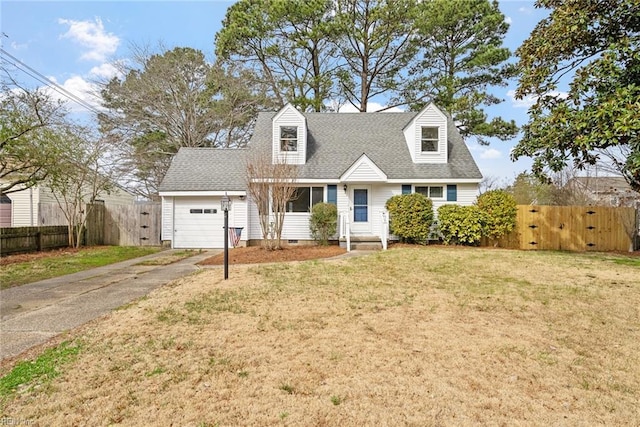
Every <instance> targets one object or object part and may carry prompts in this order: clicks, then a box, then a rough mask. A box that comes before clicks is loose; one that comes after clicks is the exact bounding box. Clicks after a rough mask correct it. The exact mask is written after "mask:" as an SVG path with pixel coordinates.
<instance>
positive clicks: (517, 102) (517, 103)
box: [507, 89, 536, 108]
mask: <svg viewBox="0 0 640 427" xmlns="http://www.w3.org/2000/svg"><path fill="white" fill-rule="evenodd" d="M507 96H508V97H509V98H511V105H513V107H514V108H529V107H531V106H532V105H533V104H535V103H536V97H535V96H532V95H527V96H525V97H524V98H523V99H516V91H515V90H513V89H511V90H509V91H508V92H507Z"/></svg>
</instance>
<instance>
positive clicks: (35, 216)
mask: <svg viewBox="0 0 640 427" xmlns="http://www.w3.org/2000/svg"><path fill="white" fill-rule="evenodd" d="M5 197H6V198H8V199H9V202H8V203H5V202H4V201H5V200H6V199H5ZM135 199H136V196H135V195H133V194H132V193H130V192H128V191H127V190H125V189H123V188H121V187H116V188H115V189H114V190H112V191H111V192H110V194H106V193H105V194H102V195H100V197H99V198H98V200H102V201H104V202H105V203H110V204H120V205H122V204H133V203H134V201H135ZM2 200H3V203H2V207H3V209H2V211H3V216H5V215H6V216H8V218H10V221H3V225H2V226H3V227H35V226H38V225H67V222H66V220H65V219H64V215H63V214H62V212H61V211H60V209H59V208H58V202H57V201H56V199H55V197H54V195H53V192H52V191H51V189H50V188H49V187H47V186H46V185H45V184H40V185H36V186H34V187H30V188H25V189H24V190H19V191H15V192H13V193H9V194H5V195H3V198H2ZM7 206H8V207H7Z"/></svg>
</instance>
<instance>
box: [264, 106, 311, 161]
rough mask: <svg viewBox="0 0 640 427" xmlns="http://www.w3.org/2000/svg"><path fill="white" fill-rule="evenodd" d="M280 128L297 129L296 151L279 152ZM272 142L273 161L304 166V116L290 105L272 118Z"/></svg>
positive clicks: (305, 144)
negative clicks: (292, 127) (277, 160)
mask: <svg viewBox="0 0 640 427" xmlns="http://www.w3.org/2000/svg"><path fill="white" fill-rule="evenodd" d="M280 126H296V127H297V128H298V151H284V152H283V151H280ZM272 141H273V143H272V156H273V159H279V160H280V161H285V162H286V163H290V164H295V165H303V164H305V162H306V160H307V126H306V122H305V119H304V116H303V115H302V114H300V112H299V111H298V110H296V109H295V108H294V107H293V106H292V105H287V106H285V107H284V108H283V109H282V110H280V112H279V113H278V114H277V115H276V116H275V117H274V118H273V124H272Z"/></svg>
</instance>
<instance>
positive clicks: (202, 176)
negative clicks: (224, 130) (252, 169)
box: [159, 148, 247, 192]
mask: <svg viewBox="0 0 640 427" xmlns="http://www.w3.org/2000/svg"><path fill="white" fill-rule="evenodd" d="M246 154H247V150H246V149H221V148H181V149H180V151H178V154H176V155H175V156H174V158H173V161H172V162H171V166H170V167H169V170H168V171H167V174H166V175H165V177H164V179H163V180H162V183H161V184H160V188H159V190H160V191H161V192H164V191H244V190H246V186H245V176H246V173H245V169H246V165H245V158H246Z"/></svg>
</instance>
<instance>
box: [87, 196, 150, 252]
mask: <svg viewBox="0 0 640 427" xmlns="http://www.w3.org/2000/svg"><path fill="white" fill-rule="evenodd" d="M94 207H95V209H92V210H91V218H89V219H90V220H91V221H87V225H88V224H89V223H91V224H92V225H91V227H89V226H87V243H88V244H89V242H94V241H99V240H100V237H99V236H100V233H101V236H102V237H101V241H102V244H104V245H117V246H159V245H160V243H161V242H160V222H161V212H162V207H161V204H160V203H151V202H149V203H136V204H134V205H108V204H107V205H95V206H94ZM101 222H102V227H101V228H100V226H99V224H100V223H101ZM89 228H92V230H91V231H90V230H89Z"/></svg>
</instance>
